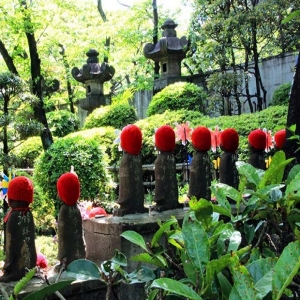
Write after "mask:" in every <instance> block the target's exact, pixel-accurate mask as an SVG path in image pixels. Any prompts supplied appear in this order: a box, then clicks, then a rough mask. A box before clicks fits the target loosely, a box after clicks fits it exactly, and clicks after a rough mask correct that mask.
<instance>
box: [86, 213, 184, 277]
mask: <svg viewBox="0 0 300 300" xmlns="http://www.w3.org/2000/svg"><path fill="white" fill-rule="evenodd" d="M184 213H185V211H184V210H183V209H173V210H167V211H163V212H160V213H157V212H155V213H154V214H153V215H149V213H144V214H130V215H125V216H123V217H118V216H107V217H104V218H99V219H97V218H96V219H95V218H93V219H88V220H85V221H84V222H83V228H84V234H85V241H86V247H87V259H89V260H92V261H94V262H95V263H99V262H100V261H104V260H109V259H111V258H112V257H113V255H114V251H115V249H119V250H120V251H121V252H122V253H123V254H125V256H126V257H127V258H128V259H129V258H130V257H131V256H133V255H135V254H138V253H141V252H142V250H141V248H140V247H138V246H136V245H134V244H132V243H130V242H129V241H127V240H125V239H124V238H122V237H120V234H121V233H122V232H124V231H126V230H134V231H136V232H138V233H140V234H141V235H142V236H143V237H144V238H145V239H146V241H150V240H151V238H152V237H153V235H154V233H155V232H156V230H157V229H158V228H159V226H158V224H157V220H158V219H159V220H161V221H166V220H168V219H169V218H170V217H171V216H175V217H176V218H177V220H179V221H180V220H182V219H183V217H184ZM137 266H138V263H136V262H133V261H130V260H128V268H127V271H128V272H131V271H133V270H134V269H135V268H136V267H137Z"/></svg>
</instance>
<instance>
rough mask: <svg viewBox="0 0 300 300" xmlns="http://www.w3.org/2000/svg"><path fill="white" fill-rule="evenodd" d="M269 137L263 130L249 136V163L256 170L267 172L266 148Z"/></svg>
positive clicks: (257, 130) (253, 132)
mask: <svg viewBox="0 0 300 300" xmlns="http://www.w3.org/2000/svg"><path fill="white" fill-rule="evenodd" d="M266 143H267V136H266V133H265V132H264V131H263V130H261V129H256V130H253V131H251V132H250V134H249V135H248V144H249V149H250V156H249V159H248V163H249V164H250V165H252V166H253V167H255V168H258V169H262V170H266V161H265V160H266V155H265V154H266V153H265V148H266Z"/></svg>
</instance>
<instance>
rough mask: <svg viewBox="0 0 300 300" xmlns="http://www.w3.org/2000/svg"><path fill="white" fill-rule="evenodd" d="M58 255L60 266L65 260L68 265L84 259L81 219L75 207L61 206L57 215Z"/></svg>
mask: <svg viewBox="0 0 300 300" xmlns="http://www.w3.org/2000/svg"><path fill="white" fill-rule="evenodd" d="M57 235H58V255H57V258H58V260H59V261H60V263H61V264H62V262H63V259H64V258H66V263H67V264H69V263H71V262H72V261H74V260H75V259H79V258H85V245H84V240H83V230H82V218H81V214H80V211H79V209H78V207H77V204H75V205H66V204H63V205H62V206H61V208H60V211H59V215H58V231H57Z"/></svg>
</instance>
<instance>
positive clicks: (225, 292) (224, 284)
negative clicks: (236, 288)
mask: <svg viewBox="0 0 300 300" xmlns="http://www.w3.org/2000/svg"><path fill="white" fill-rule="evenodd" d="M217 278H218V281H219V284H220V286H221V291H222V299H224V300H226V299H229V295H230V292H231V289H232V285H231V283H230V282H229V280H228V279H227V278H226V277H225V276H224V275H223V274H222V273H221V272H220V273H218V274H217Z"/></svg>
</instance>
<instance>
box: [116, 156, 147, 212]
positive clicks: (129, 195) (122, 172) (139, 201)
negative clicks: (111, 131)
mask: <svg viewBox="0 0 300 300" xmlns="http://www.w3.org/2000/svg"><path fill="white" fill-rule="evenodd" d="M144 194H145V191H144V185H143V169H142V162H141V157H140V155H132V154H129V153H127V152H125V153H124V154H123V156H122V160H121V163H120V168H119V198H118V200H117V204H119V205H120V207H119V208H116V209H115V210H114V215H115V216H124V215H128V214H134V213H144V212H145V211H147V209H146V208H145V207H144Z"/></svg>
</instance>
